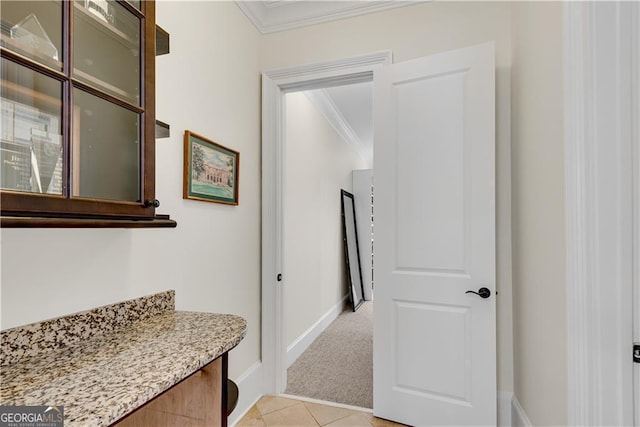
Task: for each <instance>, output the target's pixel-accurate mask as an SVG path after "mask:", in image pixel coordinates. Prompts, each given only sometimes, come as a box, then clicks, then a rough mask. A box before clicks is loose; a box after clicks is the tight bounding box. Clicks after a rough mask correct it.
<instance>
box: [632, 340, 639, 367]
mask: <svg viewBox="0 0 640 427" xmlns="http://www.w3.org/2000/svg"><path fill="white" fill-rule="evenodd" d="M633 361H634V362H635V363H640V344H633Z"/></svg>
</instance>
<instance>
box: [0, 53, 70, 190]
mask: <svg viewBox="0 0 640 427" xmlns="http://www.w3.org/2000/svg"><path fill="white" fill-rule="evenodd" d="M1 74H2V76H3V79H4V80H3V81H2V89H1V93H0V104H1V109H2V124H1V126H0V139H1V141H0V144H1V145H0V161H1V162H2V176H1V181H0V185H1V187H2V188H3V189H7V190H16V191H23V192H30V193H48V194H62V157H63V145H62V127H61V122H62V119H61V117H62V103H61V100H60V98H61V95H62V83H61V82H60V81H58V80H55V79H53V78H51V77H47V76H45V75H43V74H40V73H37V72H35V71H32V70H30V69H29V68H26V67H23V66H21V65H18V64H16V63H14V62H11V61H9V60H7V59H4V58H2V71H1Z"/></svg>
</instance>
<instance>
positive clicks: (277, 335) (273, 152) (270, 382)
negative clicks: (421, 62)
mask: <svg viewBox="0 0 640 427" xmlns="http://www.w3.org/2000/svg"><path fill="white" fill-rule="evenodd" d="M391 60H392V54H391V51H390V50H385V51H380V52H374V53H371V54H366V55H358V56H353V57H349V58H343V59H338V60H333V61H326V62H320V63H315V64H308V65H302V66H297V67H290V68H283V69H277V70H272V71H266V72H264V73H263V74H262V365H263V368H264V369H263V372H264V377H263V392H264V393H266V394H272V395H279V394H281V393H282V392H284V390H285V388H286V386H287V368H286V350H287V349H286V347H287V343H286V342H285V334H284V318H283V314H284V313H283V310H284V293H283V289H282V286H283V285H284V284H286V274H285V273H286V272H283V271H282V265H283V259H282V257H283V255H282V254H283V252H282V240H283V231H284V230H283V227H284V224H283V221H282V219H283V210H284V198H283V189H284V141H285V130H286V128H285V117H286V116H285V114H286V110H285V102H284V96H285V95H286V93H288V92H296V91H304V90H311V89H319V88H324V87H329V86H337V85H346V84H351V83H362V82H366V81H372V80H373V70H374V69H376V68H378V67H382V66H383V65H387V64H391ZM279 274H282V275H283V280H282V281H278V279H277V277H278V275H279Z"/></svg>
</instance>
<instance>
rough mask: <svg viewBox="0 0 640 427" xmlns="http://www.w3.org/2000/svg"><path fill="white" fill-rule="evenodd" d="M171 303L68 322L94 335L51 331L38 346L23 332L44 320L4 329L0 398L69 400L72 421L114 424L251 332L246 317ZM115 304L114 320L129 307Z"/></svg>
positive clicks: (6, 401) (40, 401) (48, 402)
mask: <svg viewBox="0 0 640 427" xmlns="http://www.w3.org/2000/svg"><path fill="white" fill-rule="evenodd" d="M158 295H160V294H158ZM170 297H171V298H173V295H172V294H171V295H170ZM132 301H136V300H132ZM172 304H173V300H171V301H170V304H169V306H167V307H163V308H162V309H160V310H156V313H154V314H153V315H151V316H147V315H143V316H138V317H139V318H136V319H133V320H130V321H127V322H123V323H122V325H121V326H119V327H117V328H113V330H107V331H101V332H99V333H95V328H89V329H87V328H84V329H83V326H86V324H84V323H83V324H81V325H78V323H73V322H67V330H68V331H69V332H70V334H71V335H72V336H77V335H78V333H79V331H82V333H80V335H83V334H84V335H88V336H89V338H86V339H70V340H69V339H62V340H59V339H58V341H61V343H60V342H59V343H58V344H57V345H52V344H51V342H54V341H55V340H56V338H55V337H51V336H49V337H48V342H49V345H46V344H42V343H40V344H39V346H40V351H36V352H30V351H29V348H26V349H25V348H21V347H30V345H25V344H24V342H25V341H28V338H27V337H26V336H25V335H24V334H23V333H22V332H23V331H24V330H25V329H26V330H29V327H31V332H30V333H31V334H34V333H37V332H35V331H38V328H34V327H32V326H31V325H29V327H24V328H14V329H11V330H8V331H3V332H2V350H3V353H2V357H3V359H2V365H3V366H2V367H1V368H0V380H1V384H0V404H2V405H52V406H53V405H64V413H65V426H67V427H72V426H83V427H84V426H108V425H110V424H112V423H114V422H115V421H117V420H119V419H120V418H122V417H123V416H125V415H126V414H128V413H130V412H131V411H133V410H135V409H136V408H138V407H140V406H142V405H143V404H145V403H146V402H148V401H149V400H151V399H152V398H154V397H155V396H157V395H159V394H160V393H162V392H164V391H165V390H167V389H169V388H170V387H171V386H173V385H174V384H176V383H178V382H179V381H181V380H182V379H184V378H185V377H187V376H189V375H190V374H192V373H194V372H196V371H197V370H198V369H200V368H202V367H203V366H205V365H206V364H207V363H209V362H211V361H212V360H214V359H216V358H217V357H219V356H221V355H223V354H224V353H226V352H227V351H229V350H230V349H232V348H233V347H235V346H236V345H237V344H238V343H239V342H240V341H241V340H242V338H243V337H244V335H245V333H246V327H247V325H246V322H245V320H244V319H242V318H241V317H238V316H234V315H229V314H211V313H196V312H181V311H174V310H173V309H172V308H173V307H172ZM109 307H111V306H109ZM154 307H155V306H154ZM101 309H102V310H104V308H101ZM117 311H118V310H116V314H113V315H108V316H111V320H112V321H113V320H117V319H119V318H120V317H121V316H123V315H124V316H126V315H128V314H129V315H130V314H131V313H130V312H129V311H127V310H126V309H121V310H120V314H118V313H117ZM152 311H153V310H152ZM94 312H95V310H94V311H91V312H85V313H80V314H79V315H80V316H87V315H89V317H92V316H91V314H92V313H94ZM79 315H75V316H79ZM61 319H67V317H65V318H61ZM61 319H55V320H54V321H58V322H59V321H60V320H61ZM48 322H52V321H48ZM104 323H109V322H103V323H102V324H104ZM45 329H46V327H45ZM107 329H108V328H107ZM87 331H88V332H87ZM91 331H93V332H91ZM53 334H54V335H56V336H60V335H62V336H64V335H65V334H64V332H62V333H60V332H58V334H56V333H55V332H53ZM43 336H44V335H43ZM40 338H42V337H39V338H38V340H37V341H40V342H41V341H42V339H40ZM45 341H47V340H46V339H45ZM21 342H23V344H22V345H21V344H20V343H21ZM16 352H18V353H20V354H21V355H20V357H18V358H17V359H18V360H16V357H15V354H16ZM7 360H9V361H10V363H7Z"/></svg>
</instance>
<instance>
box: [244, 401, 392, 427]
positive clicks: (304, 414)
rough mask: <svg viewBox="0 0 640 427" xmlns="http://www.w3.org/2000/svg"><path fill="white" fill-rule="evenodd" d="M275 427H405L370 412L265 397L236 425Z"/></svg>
mask: <svg viewBox="0 0 640 427" xmlns="http://www.w3.org/2000/svg"><path fill="white" fill-rule="evenodd" d="M250 426H251V427H266V426H269V427H272V426H296V427H318V426H351V427H372V426H373V427H392V426H403V424H396V423H392V422H390V421H386V420H383V419H380V418H376V417H374V416H373V414H371V413H370V412H362V411H356V410H353V409H345V408H340V407H335V406H330V405H321V404H318V403H311V402H305V401H302V400H295V399H288V398H284V397H273V396H264V397H262V398H261V399H260V400H259V401H258V402H257V403H256V404H255V405H253V407H252V408H251V409H250V410H249V412H247V414H246V415H245V416H244V417H243V418H242V419H241V420H240V421H238V423H237V424H236V427H250Z"/></svg>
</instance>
